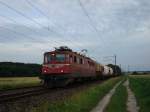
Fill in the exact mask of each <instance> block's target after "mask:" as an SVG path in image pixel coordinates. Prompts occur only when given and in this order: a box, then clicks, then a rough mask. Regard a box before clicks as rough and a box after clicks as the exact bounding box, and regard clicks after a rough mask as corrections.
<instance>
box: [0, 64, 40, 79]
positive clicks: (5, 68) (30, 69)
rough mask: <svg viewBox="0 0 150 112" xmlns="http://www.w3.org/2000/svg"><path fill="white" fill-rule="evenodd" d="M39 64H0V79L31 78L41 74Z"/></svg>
mask: <svg viewBox="0 0 150 112" xmlns="http://www.w3.org/2000/svg"><path fill="white" fill-rule="evenodd" d="M41 67H42V65H40V64H28V63H26V64H25V63H14V62H0V77H16V76H17V77H18V76H19V77H32V76H39V75H40V74H41Z"/></svg>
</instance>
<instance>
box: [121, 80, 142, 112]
mask: <svg viewBox="0 0 150 112" xmlns="http://www.w3.org/2000/svg"><path fill="white" fill-rule="evenodd" d="M123 85H124V86H125V87H126V89H127V92H128V100H127V111H128V112H138V110H139V107H138V106H137V102H136V98H135V96H134V93H133V92H132V91H131V89H130V87H129V80H128V79H127V80H126V81H125V83H124V84H123Z"/></svg>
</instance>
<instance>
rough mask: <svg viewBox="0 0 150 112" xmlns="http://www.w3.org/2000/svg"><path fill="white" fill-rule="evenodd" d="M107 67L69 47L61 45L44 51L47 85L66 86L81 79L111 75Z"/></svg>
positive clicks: (44, 72)
mask: <svg viewBox="0 0 150 112" xmlns="http://www.w3.org/2000/svg"><path fill="white" fill-rule="evenodd" d="M105 68H106V66H105V67H104V66H102V65H100V64H98V63H97V62H95V61H94V60H92V59H91V58H89V57H86V56H84V55H81V54H79V53H76V52H73V51H72V50H71V49H69V48H68V47H60V48H58V49H55V50H54V51H51V52H46V53H44V63H43V67H42V76H43V79H44V84H45V85H48V86H64V85H66V84H68V83H70V82H72V81H75V80H79V79H86V78H95V77H101V76H102V75H108V74H110V75H111V73H109V71H110V70H109V71H108V73H106V70H104V69H105ZM104 71H105V72H104ZM103 72H104V73H103ZM111 72H112V70H111Z"/></svg>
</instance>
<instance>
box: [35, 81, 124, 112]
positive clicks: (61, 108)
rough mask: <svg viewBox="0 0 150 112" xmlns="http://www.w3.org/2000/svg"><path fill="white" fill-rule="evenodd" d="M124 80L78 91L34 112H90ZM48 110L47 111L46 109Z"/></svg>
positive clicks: (46, 104) (106, 82) (44, 105)
mask: <svg viewBox="0 0 150 112" xmlns="http://www.w3.org/2000/svg"><path fill="white" fill-rule="evenodd" d="M121 79H122V78H112V79H109V80H107V81H105V82H103V83H102V84H99V85H97V86H94V87H89V88H88V89H85V90H81V91H78V92H77V93H75V94H74V95H72V96H71V97H70V98H67V99H65V100H64V101H56V102H54V103H48V102H46V103H45V104H43V105H42V106H41V107H39V108H37V109H34V112H41V111H42V112H89V111H90V110H91V109H92V108H94V107H95V106H96V104H97V103H98V102H99V100H100V99H101V98H102V97H103V96H104V95H105V94H106V93H107V92H109V90H110V89H111V88H112V87H113V86H114V85H115V84H116V83H117V82H118V81H119V80H121ZM45 108H47V109H45Z"/></svg>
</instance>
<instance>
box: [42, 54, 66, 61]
mask: <svg viewBox="0 0 150 112" xmlns="http://www.w3.org/2000/svg"><path fill="white" fill-rule="evenodd" d="M52 61H55V62H64V61H65V54H56V55H51V54H46V55H45V60H44V62H45V63H51V62H52Z"/></svg>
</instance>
